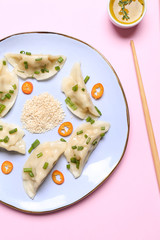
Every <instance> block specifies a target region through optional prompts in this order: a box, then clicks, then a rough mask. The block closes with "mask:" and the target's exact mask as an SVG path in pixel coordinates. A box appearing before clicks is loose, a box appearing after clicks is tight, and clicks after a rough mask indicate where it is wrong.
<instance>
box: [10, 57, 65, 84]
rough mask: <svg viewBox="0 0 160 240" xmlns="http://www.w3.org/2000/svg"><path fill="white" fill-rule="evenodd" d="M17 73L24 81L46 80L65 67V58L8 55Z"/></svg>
mask: <svg viewBox="0 0 160 240" xmlns="http://www.w3.org/2000/svg"><path fill="white" fill-rule="evenodd" d="M6 58H7V60H8V62H9V63H10V64H11V65H12V66H13V67H14V71H15V73H16V74H17V75H18V76H20V77H21V78H23V79H26V78H35V79H37V80H45V79H48V78H50V77H52V76H54V75H55V74H56V73H57V72H58V71H59V70H60V69H61V68H62V66H63V65H64V63H65V60H66V57H65V56H52V55H41V54H36V55H26V54H13V53H8V54H6Z"/></svg>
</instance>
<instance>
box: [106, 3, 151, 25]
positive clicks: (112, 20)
mask: <svg viewBox="0 0 160 240" xmlns="http://www.w3.org/2000/svg"><path fill="white" fill-rule="evenodd" d="M110 1H111V0H108V7H107V9H108V14H109V17H110V20H111V22H112V23H113V24H114V25H115V26H117V27H120V28H131V27H134V26H136V25H137V24H139V23H140V22H141V21H142V19H143V17H144V15H145V13H146V9H147V0H144V11H143V14H142V16H141V17H140V19H139V20H137V21H136V22H134V23H129V24H123V23H120V22H118V21H116V19H114V18H113V17H112V14H111V12H110V7H109V5H110Z"/></svg>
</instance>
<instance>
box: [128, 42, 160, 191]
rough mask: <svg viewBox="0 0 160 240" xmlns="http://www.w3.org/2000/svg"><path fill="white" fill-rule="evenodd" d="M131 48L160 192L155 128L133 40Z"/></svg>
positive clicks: (159, 167)
mask: <svg viewBox="0 0 160 240" xmlns="http://www.w3.org/2000/svg"><path fill="white" fill-rule="evenodd" d="M131 48H132V53H133V58H134V64H135V68H136V73H137V80H138V85H139V91H140V95H141V101H142V106H143V112H144V116H145V122H146V127H147V132H148V138H149V142H150V147H151V152H152V157H153V163H154V168H155V172H156V177H157V182H158V186H159V191H160V160H159V156H158V151H157V146H156V141H155V137H154V132H153V128H152V122H151V118H150V114H149V110H148V105H147V100H146V96H145V92H144V87H143V82H142V77H141V73H140V69H139V64H138V59H137V55H136V50H135V46H134V42H133V40H131Z"/></svg>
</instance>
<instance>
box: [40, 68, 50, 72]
mask: <svg viewBox="0 0 160 240" xmlns="http://www.w3.org/2000/svg"><path fill="white" fill-rule="evenodd" d="M41 72H42V73H45V72H49V70H48V69H47V68H42V69H41Z"/></svg>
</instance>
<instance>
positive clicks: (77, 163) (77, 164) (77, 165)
mask: <svg viewBox="0 0 160 240" xmlns="http://www.w3.org/2000/svg"><path fill="white" fill-rule="evenodd" d="M79 165H80V161H79V160H77V162H76V168H77V169H79Z"/></svg>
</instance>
